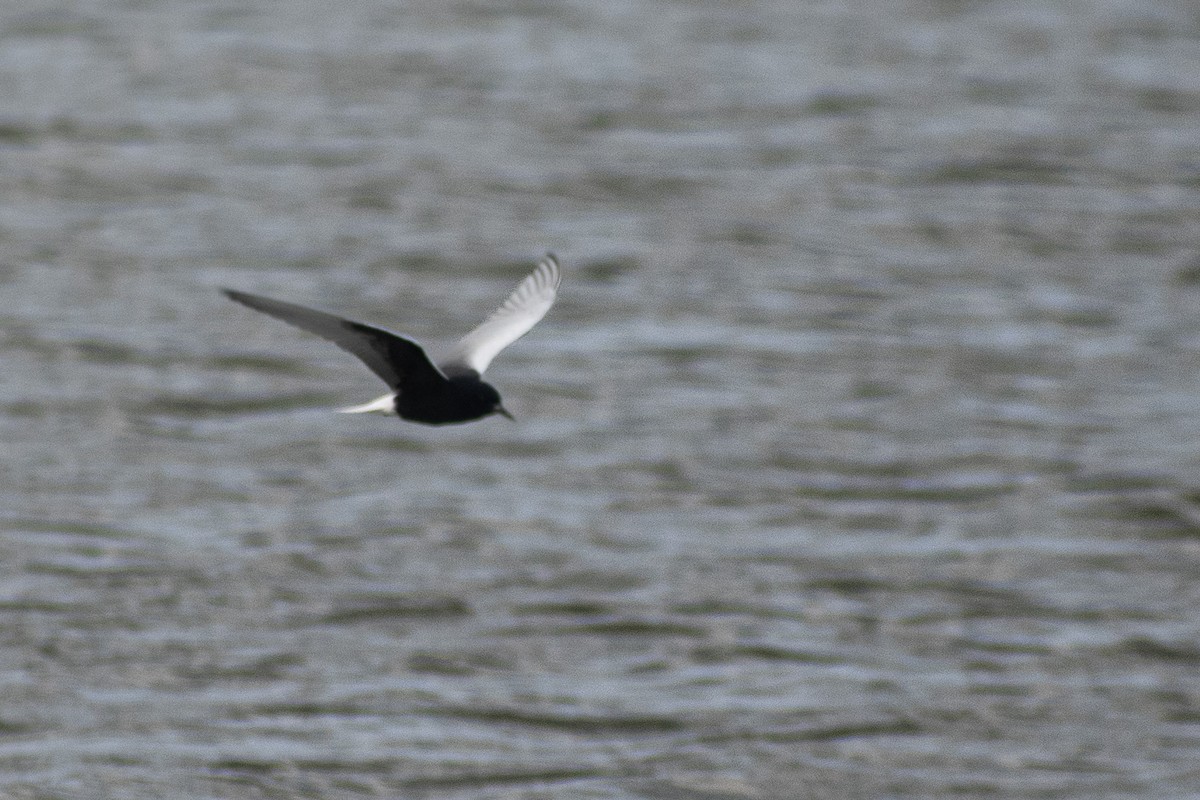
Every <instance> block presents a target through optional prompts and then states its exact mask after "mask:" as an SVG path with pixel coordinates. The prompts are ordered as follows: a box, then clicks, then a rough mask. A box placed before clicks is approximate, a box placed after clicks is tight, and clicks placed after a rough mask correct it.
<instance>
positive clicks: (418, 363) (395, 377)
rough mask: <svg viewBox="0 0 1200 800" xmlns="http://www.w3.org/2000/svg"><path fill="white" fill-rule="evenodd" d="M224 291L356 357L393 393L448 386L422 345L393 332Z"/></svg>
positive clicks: (246, 294) (245, 304) (265, 298)
mask: <svg viewBox="0 0 1200 800" xmlns="http://www.w3.org/2000/svg"><path fill="white" fill-rule="evenodd" d="M222 291H223V292H224V293H225V296H226V297H228V298H229V299H230V300H236V301H237V302H239V303H241V304H242V305H244V306H249V307H250V308H253V309H254V310H255V311H261V312H262V313H264V314H269V315H270V316H272V317H275V318H276V319H280V320H283V321H284V322H287V323H289V324H291V325H295V326H296V327H297V328H300V329H302V330H306V331H308V332H309V333H315V334H316V335H317V336H323V337H324V338H326V339H328V340H329V341H331V342H333V343H334V344H336V345H337V346H338V347H340V348H342V349H343V350H345V351H346V352H347V353H350V354H352V355H354V356H357V357H358V358H359V359H360V360H362V362H363V363H364V364H366V365H367V366H368V367H369V368H370V369H371V371H372V372H374V373H375V374H376V375H378V376H379V377H380V378H383V381H384V383H386V384H387V385H388V386H390V387H391V388H392V389H393V390H394V391H397V392H404V391H410V392H411V391H413V390H419V389H421V388H424V387H433V386H437V385H439V384H444V383H445V382H446V376H445V375H443V374H442V372H441V371H440V370H439V369H438V368H437V367H436V366H434V364H433V362H432V361H430V360H429V356H428V355H426V353H425V351H424V350H423V349H422V348H421V346H420V345H419V344H417V343H416V342H414V341H412V340H410V339H405V338H404V337H403V336H399V335H397V334H395V333H392V332H391V331H385V330H383V329H382V328H376V327H373V326H371V325H365V324H363V323H361V322H355V321H353V320H349V319H342V318H341V317H339V316H336V315H334V314H328V313H326V312H324V311H317V310H316V309H313V308H306V307H305V306H298V305H296V304H294V303H285V302H283V301H282V300H272V299H271V298H269V297H262V296H260V295H256V294H249V293H247V292H237V291H234V290H233V289H222Z"/></svg>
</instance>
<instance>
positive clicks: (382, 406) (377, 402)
mask: <svg viewBox="0 0 1200 800" xmlns="http://www.w3.org/2000/svg"><path fill="white" fill-rule="evenodd" d="M373 412H374V413H378V414H395V413H396V395H394V394H385V395H384V396H383V397H377V398H376V399H374V400H372V401H371V402H369V403H363V404H362V405H361V406H350V407H349V408H339V409H338V413H339V414H370V413H373Z"/></svg>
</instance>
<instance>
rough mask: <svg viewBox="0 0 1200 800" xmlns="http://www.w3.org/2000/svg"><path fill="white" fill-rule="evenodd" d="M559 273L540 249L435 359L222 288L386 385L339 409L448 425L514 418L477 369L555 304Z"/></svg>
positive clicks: (357, 328)
mask: <svg viewBox="0 0 1200 800" xmlns="http://www.w3.org/2000/svg"><path fill="white" fill-rule="evenodd" d="M560 277H561V276H560V274H559V265H558V258H556V257H555V255H554V254H553V253H547V254H546V255H545V257H544V258H542V260H541V261H539V262H538V264H537V268H536V269H534V271H533V272H532V273H530V275H529V276H528V277H527V278H525V280H523V281H521V283H520V284H518V285H517V288H516V289H514V290H513V292H512V294H510V295H509V296H508V299H507V300H505V301H504V303H502V304H501V306H500V307H499V308H497V309H496V310H495V311H494V312H492V315H491V316H490V317H488V318H487V319H485V320H484V321H483V322H482V323H481V324H480V325H479V327H477V328H475V330H473V331H471V332H470V333H468V334H467V335H466V336H464V337H463V338H461V339H459V340H458V344H456V345H455V346H454V349H453V350H451V351H450V353H449V355H447V356H446V358H445V359H443V360H442V361H441V363H439V364H434V363H433V361H432V360H430V358H429V356H428V355H427V354H426V352H425V350H424V348H422V347H421V346H420V345H419V344H417V343H416V342H414V341H413V340H412V339H409V338H407V337H405V336H400V335H399V334H396V333H392V332H391V331H387V330H384V329H383V328H376V327H375V326H373V325H366V324H364V323H362V322H355V321H354V320H349V319H343V318H342V317H339V316H336V315H334V314H329V313H327V312H324V311H317V310H316V309H313V308H306V307H305V306H299V305H296V304H294V303H285V302H283V301H282V300H272V299H270V298H269V297H261V296H259V295H256V294H250V293H248V292H238V291H234V290H233V289H222V290H221V291H223V292H224V293H225V296H226V297H228V298H229V299H230V300H235V301H237V302H239V303H241V304H242V305H245V306H249V307H250V308H253V309H254V310H255V311H261V312H262V313H264V314H269V315H270V316H272V317H275V318H276V319H280V320H283V321H284V322H287V323H289V324H291V325H295V326H296V327H297V328H300V329H302V330H306V331H308V332H309V333H315V334H317V335H318V336H323V337H325V338H326V339H328V340H329V341H331V342H333V343H334V344H336V345H337V346H338V347H340V348H342V349H343V350H345V351H346V352H348V353H350V354H351V355H354V356H356V357H358V359H359V360H361V361H362V362H363V363H364V364H366V365H367V367H368V368H369V369H370V370H371V371H372V372H374V373H375V374H376V375H378V376H379V377H380V378H382V379H383V382H384V383H386V384H387V385H388V388H389V389H391V392H389V393H388V394H385V395H384V396H383V397H380V398H378V399H375V400H372V401H371V402H369V403H363V404H362V405H359V406H352V407H350V408H344V409H341V410H342V411H343V412H344V413H347V414H356V413H365V412H370V411H376V412H382V413H384V414H396V415H398V416H399V417H400V418H401V419H406V420H409V421H411V422H422V423H425V424H427V425H447V424H451V423H458V422H470V421H471V420H476V419H481V418H483V417H486V416H489V415H491V414H501V415H503V416H505V417H508V418H509V419H512V418H513V417H512V415H511V414H509V413H508V411H506V410H505V408H504V406H503V405H502V404H501V402H500V393H499V392H497V391H496V389H495V388H494V387H493V386H492V385H491V384H489V383H486V382H485V381H484V380H483V373H484V371H485V370H486V369H487V368H488V364H491V363H492V359H493V358H495V357H496V355H497V354H498V353H499V352H500V351H501V350H503V349H504V348H506V347H508V346H509V345H510V344H512V343H513V342H515V341H516V340H517V339H519V338H521V337H522V336H524V335H525V334H526V333H528V332H529V330H530V329H531V328H532V327H533V326H534V325H536V324H537V322H538V320H540V319H541V318H542V317H544V316H546V312H547V311H549V310H550V306H552V305H554V298H555V296H556V295H557V293H558V283H559V280H560Z"/></svg>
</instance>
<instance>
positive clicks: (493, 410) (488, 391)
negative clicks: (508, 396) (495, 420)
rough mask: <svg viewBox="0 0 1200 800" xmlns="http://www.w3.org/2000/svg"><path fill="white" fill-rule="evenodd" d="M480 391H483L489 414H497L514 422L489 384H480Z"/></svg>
mask: <svg viewBox="0 0 1200 800" xmlns="http://www.w3.org/2000/svg"><path fill="white" fill-rule="evenodd" d="M480 389H482V390H483V392H482V393H483V395H484V398H485V399H486V401H487V404H488V409H489V411H488V413H489V414H499V415H500V416H502V417H508V418H509V419H512V420H513V421H514V422H515V421H516V420H515V419H514V418H513V415H512V414H510V413H508V409H506V408H505V407H504V404H503V403H502V402H500V393H499V392H497V391H496V388H495V387H494V386H492V385H491V384H489V383H483V382H480Z"/></svg>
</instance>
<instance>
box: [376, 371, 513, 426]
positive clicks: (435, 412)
mask: <svg viewBox="0 0 1200 800" xmlns="http://www.w3.org/2000/svg"><path fill="white" fill-rule="evenodd" d="M396 414H397V415H399V417H400V418H401V419H406V420H409V421H410V422H424V423H425V424H426V425H449V424H452V423H456V422H470V421H471V420H476V419H482V418H483V417H486V416H488V415H489V414H504V415H506V416H507V414H508V412H507V411H505V410H504V407H503V406H502V405H501V404H500V393H499V392H497V391H496V389H495V388H494V387H493V386H492V385H491V384H490V383H486V382H484V381H483V380H482V379H481V378H480V377H479V375H478V374H475V373H463V374H461V375H453V376H450V377H448V378H446V379H445V380H444V381H443V382H442V383H441V385H439V386H437V387H436V388H433V387H431V389H430V390H426V391H421V392H403V391H402V392H399V393H397V394H396Z"/></svg>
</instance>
